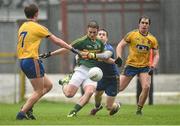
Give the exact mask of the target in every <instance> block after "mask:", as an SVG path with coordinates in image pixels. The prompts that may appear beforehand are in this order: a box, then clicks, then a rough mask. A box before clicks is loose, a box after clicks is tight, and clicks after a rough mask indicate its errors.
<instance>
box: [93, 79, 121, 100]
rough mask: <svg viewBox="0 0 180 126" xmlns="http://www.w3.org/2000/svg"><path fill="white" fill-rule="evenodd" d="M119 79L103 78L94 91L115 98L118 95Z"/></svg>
mask: <svg viewBox="0 0 180 126" xmlns="http://www.w3.org/2000/svg"><path fill="white" fill-rule="evenodd" d="M118 85H119V77H118V76H112V77H103V78H102V79H101V80H100V81H99V82H98V83H97V87H96V91H105V93H106V95H108V96H112V97H114V96H116V95H117V93H118Z"/></svg>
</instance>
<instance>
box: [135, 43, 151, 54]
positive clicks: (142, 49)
mask: <svg viewBox="0 0 180 126" xmlns="http://www.w3.org/2000/svg"><path fill="white" fill-rule="evenodd" d="M136 48H137V49H138V51H140V52H147V51H149V47H148V46H145V45H139V44H137V45H136Z"/></svg>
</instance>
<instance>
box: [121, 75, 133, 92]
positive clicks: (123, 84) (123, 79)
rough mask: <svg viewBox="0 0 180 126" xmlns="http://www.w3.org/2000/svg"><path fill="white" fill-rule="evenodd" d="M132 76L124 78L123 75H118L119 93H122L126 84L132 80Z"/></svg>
mask: <svg viewBox="0 0 180 126" xmlns="http://www.w3.org/2000/svg"><path fill="white" fill-rule="evenodd" d="M132 78H133V77H132V76H129V77H128V76H125V75H120V77H119V91H123V90H124V89H125V88H126V87H127V86H128V84H129V83H130V81H131V80H132Z"/></svg>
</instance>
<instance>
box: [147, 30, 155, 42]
mask: <svg viewBox="0 0 180 126" xmlns="http://www.w3.org/2000/svg"><path fill="white" fill-rule="evenodd" d="M148 37H149V38H150V39H151V40H153V41H157V39H156V37H155V36H154V35H153V34H152V33H150V32H149V33H148Z"/></svg>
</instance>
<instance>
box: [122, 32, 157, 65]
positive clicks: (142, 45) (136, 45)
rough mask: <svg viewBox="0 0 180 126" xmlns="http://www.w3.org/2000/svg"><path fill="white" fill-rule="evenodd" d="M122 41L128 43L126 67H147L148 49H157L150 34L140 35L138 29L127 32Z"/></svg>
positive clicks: (154, 39)
mask: <svg viewBox="0 0 180 126" xmlns="http://www.w3.org/2000/svg"><path fill="white" fill-rule="evenodd" d="M124 40H125V41H126V42H127V43H129V55H128V58H127V61H126V64H127V65H130V66H134V67H146V66H148V65H149V56H150V49H158V41H157V39H156V38H155V37H154V36H153V35H152V34H151V33H148V34H147V35H146V36H144V35H142V34H141V33H140V32H139V30H138V29H136V30H133V31H131V32H129V33H128V34H127V35H126V36H125V37H124Z"/></svg>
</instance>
